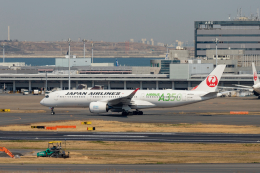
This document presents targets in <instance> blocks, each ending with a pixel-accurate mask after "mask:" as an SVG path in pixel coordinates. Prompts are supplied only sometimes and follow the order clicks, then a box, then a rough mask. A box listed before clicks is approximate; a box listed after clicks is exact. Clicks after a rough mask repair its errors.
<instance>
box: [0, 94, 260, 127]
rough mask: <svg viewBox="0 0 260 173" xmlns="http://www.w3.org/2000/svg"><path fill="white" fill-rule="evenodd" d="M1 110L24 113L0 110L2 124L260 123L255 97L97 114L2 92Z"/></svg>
mask: <svg viewBox="0 0 260 173" xmlns="http://www.w3.org/2000/svg"><path fill="white" fill-rule="evenodd" d="M0 97H1V100H3V103H1V109H4V108H6V109H11V111H12V110H14V111H15V110H19V111H20V112H21V113H12V112H10V113H0V125H11V124H29V123H36V122H50V121H66V120H93V119H98V120H111V121H122V122H143V123H203V124H229V125H259V122H260V108H259V102H260V100H258V99H257V97H255V96H250V97H229V98H216V99H212V100H207V101H204V102H198V103H195V104H190V105H185V106H180V107H173V108H153V109H145V110H143V111H144V115H129V116H127V117H125V116H121V114H120V113H111V112H108V113H104V114H93V113H90V112H89V110H88V108H55V112H56V114H55V115H51V114H50V109H49V108H47V107H44V106H42V105H40V100H41V99H42V98H43V97H44V96H42V95H39V96H34V95H25V96H24V95H21V94H2V95H0ZM26 110H34V111H37V110H43V111H46V112H45V113H23V111H26ZM230 111H249V112H253V113H250V114H249V115H230Z"/></svg>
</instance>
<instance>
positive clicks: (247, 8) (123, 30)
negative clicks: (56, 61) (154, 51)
mask: <svg viewBox="0 0 260 173" xmlns="http://www.w3.org/2000/svg"><path fill="white" fill-rule="evenodd" d="M238 8H242V13H243V15H245V16H250V14H251V13H253V14H255V13H256V11H257V8H260V1H259V0H178V1H177V0H0V21H1V24H0V40H6V39H7V35H8V34H7V33H8V30H7V28H8V26H10V37H11V39H18V40H19V41H25V40H26V41H43V40H45V41H61V40H67V39H68V38H71V40H75V41H76V40H78V38H81V39H88V40H93V41H101V40H103V41H108V42H124V41H127V40H129V39H134V41H135V42H137V41H140V40H141V39H142V38H146V39H147V40H150V39H151V38H153V39H154V40H155V41H157V42H163V43H168V44H172V43H175V41H176V40H181V41H184V42H185V41H191V42H192V41H193V40H194V21H215V20H228V17H229V15H231V18H234V17H236V15H237V9H238Z"/></svg>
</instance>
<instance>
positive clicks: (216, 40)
mask: <svg viewBox="0 0 260 173" xmlns="http://www.w3.org/2000/svg"><path fill="white" fill-rule="evenodd" d="M218 41H219V40H218V38H216V39H215V42H216V67H217V65H218Z"/></svg>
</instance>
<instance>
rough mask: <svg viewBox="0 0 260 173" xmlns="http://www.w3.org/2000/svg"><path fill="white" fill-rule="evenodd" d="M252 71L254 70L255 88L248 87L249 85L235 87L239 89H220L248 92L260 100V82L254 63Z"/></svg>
mask: <svg viewBox="0 0 260 173" xmlns="http://www.w3.org/2000/svg"><path fill="white" fill-rule="evenodd" d="M252 70H253V80H254V85H253V86H247V85H235V86H237V87H220V88H229V89H237V90H247V91H250V92H253V93H254V95H255V96H258V99H260V82H259V79H258V76H257V71H256V68H255V63H254V62H252Z"/></svg>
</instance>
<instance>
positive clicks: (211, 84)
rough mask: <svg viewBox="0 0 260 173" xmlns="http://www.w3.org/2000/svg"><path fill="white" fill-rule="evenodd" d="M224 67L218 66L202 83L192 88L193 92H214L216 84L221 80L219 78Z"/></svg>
mask: <svg viewBox="0 0 260 173" xmlns="http://www.w3.org/2000/svg"><path fill="white" fill-rule="evenodd" d="M225 67H226V65H224V64H222V65H218V66H217V67H216V68H215V69H214V70H213V71H212V72H211V73H210V74H209V75H208V76H207V78H206V79H204V81H202V82H201V83H200V84H199V85H198V86H197V87H196V88H194V91H206V92H215V91H216V89H217V87H218V83H219V81H220V79H221V76H222V74H223V72H224V70H225Z"/></svg>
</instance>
